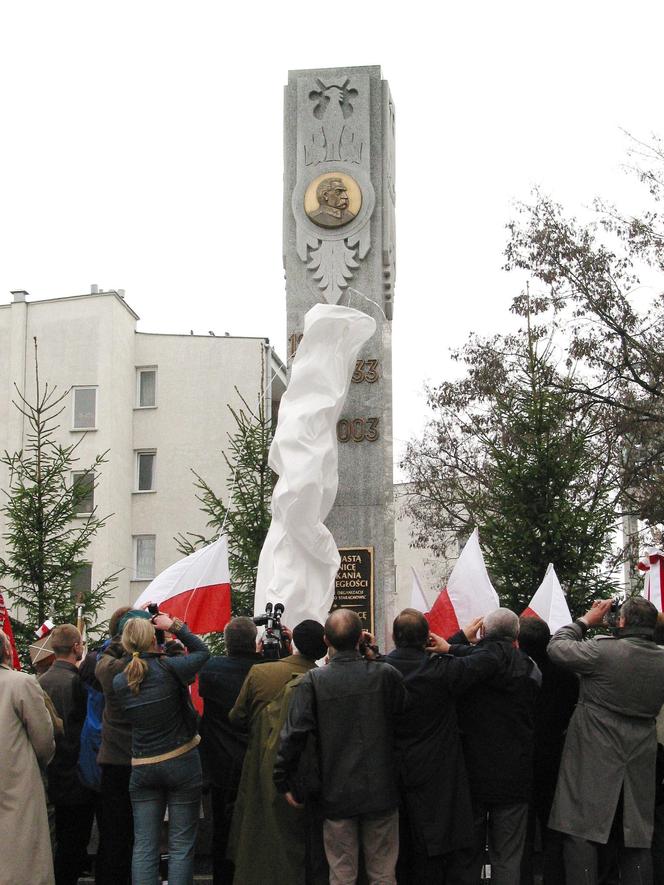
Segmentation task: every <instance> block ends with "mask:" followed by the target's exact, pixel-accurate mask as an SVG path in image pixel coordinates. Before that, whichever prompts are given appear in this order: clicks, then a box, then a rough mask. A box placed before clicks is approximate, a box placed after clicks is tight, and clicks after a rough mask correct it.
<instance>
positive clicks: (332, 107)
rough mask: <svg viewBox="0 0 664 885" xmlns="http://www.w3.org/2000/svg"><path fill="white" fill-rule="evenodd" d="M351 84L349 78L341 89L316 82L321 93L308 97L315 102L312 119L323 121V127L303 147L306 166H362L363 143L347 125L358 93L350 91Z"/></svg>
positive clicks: (313, 91) (313, 93) (316, 91)
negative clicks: (336, 164) (353, 101)
mask: <svg viewBox="0 0 664 885" xmlns="http://www.w3.org/2000/svg"><path fill="white" fill-rule="evenodd" d="M349 83H350V80H349V79H348V78H346V79H345V80H344V82H343V83H342V84H341V85H340V86H339V85H338V84H336V83H330V84H329V86H328V85H326V84H325V83H323V81H322V80H319V79H318V78H316V84H317V85H318V89H314V90H312V91H311V92H310V93H309V100H310V101H311V102H313V103H314V104H313V111H312V112H313V116H314V117H315V118H316V120H320V121H321V124H320V126H319V127H318V128H317V129H316V130H314V131H313V132H312V133H311V134H310V136H309V138H308V139H307V141H306V142H305V143H304V154H305V158H304V162H305V165H306V166H312V165H317V164H318V163H328V162H329V163H333V162H335V161H339V162H341V163H357V164H359V163H361V161H362V140H361V138H359V137H358V136H357V133H356V132H354V131H353V129H352V128H351V127H350V126H348V125H347V124H346V120H348V119H349V118H350V117H351V116H352V115H353V103H352V101H351V99H356V98H357V95H358V91H357V89H349V88H348V84H349Z"/></svg>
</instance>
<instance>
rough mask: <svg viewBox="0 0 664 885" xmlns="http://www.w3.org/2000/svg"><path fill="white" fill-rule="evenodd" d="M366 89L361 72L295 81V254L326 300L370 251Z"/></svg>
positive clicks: (336, 296)
mask: <svg viewBox="0 0 664 885" xmlns="http://www.w3.org/2000/svg"><path fill="white" fill-rule="evenodd" d="M369 89H370V84H369V77H366V76H363V75H353V76H352V78H351V77H350V76H348V77H344V76H343V75H342V76H338V75H337V76H336V77H334V76H333V77H332V78H331V79H330V80H328V79H325V80H322V79H320V78H319V77H316V78H315V79H313V78H312V79H311V80H308V81H307V80H302V81H300V83H299V84H298V133H297V143H298V159H297V185H296V189H295V192H294V196H293V211H294V214H295V220H296V239H297V252H298V255H299V256H300V258H301V259H302V261H304V262H305V263H306V265H307V268H308V270H309V271H311V273H312V276H313V279H314V280H315V283H316V285H317V287H318V289H319V290H320V292H321V293H322V296H323V298H324V299H325V301H327V302H328V303H330V304H337V303H338V302H339V300H340V299H341V297H342V295H343V294H344V291H345V290H346V289H347V288H348V286H349V284H350V281H351V280H352V279H353V275H354V272H355V271H356V270H357V268H358V267H359V266H360V265H359V262H360V261H361V260H362V259H363V258H365V256H366V255H367V253H368V252H369V249H370V248H371V225H370V219H371V213H372V211H373V206H374V193H373V188H372V184H371V170H370V165H369V161H370V137H369V125H370V113H369ZM323 191H325V193H323ZM314 195H315V199H314Z"/></svg>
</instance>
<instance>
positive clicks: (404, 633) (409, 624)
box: [392, 608, 429, 648]
mask: <svg viewBox="0 0 664 885" xmlns="http://www.w3.org/2000/svg"><path fill="white" fill-rule="evenodd" d="M392 637H393V639H394V644H395V645H396V647H397V648H425V647H426V644H427V641H428V639H429V624H428V622H427V619H426V618H425V617H424V615H423V614H422V612H418V611H417V609H415V608H405V609H404V610H403V611H402V612H401V614H399V615H397V616H396V618H395V619H394V624H393V625H392Z"/></svg>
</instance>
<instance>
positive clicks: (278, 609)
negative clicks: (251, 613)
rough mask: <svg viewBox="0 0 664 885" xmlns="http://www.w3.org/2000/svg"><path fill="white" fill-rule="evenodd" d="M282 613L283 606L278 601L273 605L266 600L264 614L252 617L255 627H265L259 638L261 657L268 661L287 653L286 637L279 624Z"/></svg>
mask: <svg viewBox="0 0 664 885" xmlns="http://www.w3.org/2000/svg"><path fill="white" fill-rule="evenodd" d="M283 613H284V606H283V604H282V603H281V602H278V603H277V604H276V605H275V606H274V607H273V606H272V603H271V602H268V603H267V604H266V606H265V614H262V615H256V617H255V618H252V620H253V622H254V624H255V625H256V626H257V627H265V630H264V631H263V636H262V637H261V640H262V643H263V657H264V658H266V659H267V660H269V661H276V660H278V659H279V658H282V657H285V656H286V655H287V654H288V653H289V650H288V643H287V638H286V635H285V633H284V628H283V627H282V625H281V616H282V615H283Z"/></svg>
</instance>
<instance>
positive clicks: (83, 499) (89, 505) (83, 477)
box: [71, 470, 95, 516]
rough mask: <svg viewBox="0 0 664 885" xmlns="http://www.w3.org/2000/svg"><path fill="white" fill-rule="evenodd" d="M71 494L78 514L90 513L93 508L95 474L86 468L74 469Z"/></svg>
mask: <svg viewBox="0 0 664 885" xmlns="http://www.w3.org/2000/svg"><path fill="white" fill-rule="evenodd" d="M71 478H72V496H73V498H74V505H75V508H76V510H75V512H76V514H77V515H78V516H81V515H87V514H88V513H92V511H93V510H94V509H95V475H94V473H91V472H89V471H87V470H74V471H73V472H72V475H71Z"/></svg>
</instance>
